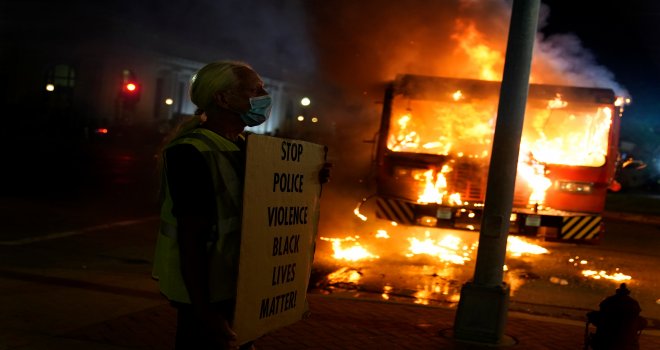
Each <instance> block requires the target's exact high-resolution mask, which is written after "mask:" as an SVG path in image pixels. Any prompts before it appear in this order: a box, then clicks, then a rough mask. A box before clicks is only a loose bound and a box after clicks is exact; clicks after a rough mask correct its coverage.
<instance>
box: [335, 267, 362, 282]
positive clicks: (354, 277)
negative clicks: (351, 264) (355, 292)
mask: <svg viewBox="0 0 660 350" xmlns="http://www.w3.org/2000/svg"><path fill="white" fill-rule="evenodd" d="M361 277H362V275H360V273H359V272H358V271H356V270H355V269H351V268H348V267H342V268H341V269H339V270H337V271H335V272H333V273H331V274H329V275H328V277H327V278H328V282H329V283H330V284H336V283H358V282H359V281H360V278H361Z"/></svg>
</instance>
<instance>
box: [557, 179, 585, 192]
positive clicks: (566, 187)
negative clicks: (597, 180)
mask: <svg viewBox="0 0 660 350" xmlns="http://www.w3.org/2000/svg"><path fill="white" fill-rule="evenodd" d="M593 187H594V184H593V183H591V182H572V181H558V182H557V188H558V189H559V190H560V191H564V192H574V193H591V191H592V190H593Z"/></svg>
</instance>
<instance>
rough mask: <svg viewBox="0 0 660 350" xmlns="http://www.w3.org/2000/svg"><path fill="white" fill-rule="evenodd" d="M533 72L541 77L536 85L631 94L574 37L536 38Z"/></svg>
mask: <svg viewBox="0 0 660 350" xmlns="http://www.w3.org/2000/svg"><path fill="white" fill-rule="evenodd" d="M534 56H535V60H534V64H535V65H534V66H533V71H534V72H544V73H542V74H538V75H537V76H540V77H542V78H540V79H538V80H537V81H535V82H537V83H546V84H563V85H577V86H584V87H601V88H610V89H612V90H614V92H615V93H616V94H617V95H626V96H627V95H629V94H628V92H627V91H626V89H625V88H624V87H623V86H621V85H620V84H619V83H617V82H616V81H615V79H614V73H612V72H611V71H610V70H608V69H607V68H606V67H604V66H601V65H599V64H598V63H597V62H596V57H595V56H594V54H593V53H592V52H591V51H589V50H587V49H585V48H584V47H583V46H582V43H581V41H580V39H579V38H578V37H577V36H575V35H573V34H555V35H550V36H548V37H543V35H541V34H539V35H538V37H537V43H536V49H535V52H534Z"/></svg>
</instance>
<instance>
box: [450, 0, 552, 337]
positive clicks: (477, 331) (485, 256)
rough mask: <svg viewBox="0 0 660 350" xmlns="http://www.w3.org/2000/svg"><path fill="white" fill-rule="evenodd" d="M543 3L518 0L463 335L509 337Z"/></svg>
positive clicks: (466, 288) (460, 321)
mask: <svg viewBox="0 0 660 350" xmlns="http://www.w3.org/2000/svg"><path fill="white" fill-rule="evenodd" d="M539 6H540V0H514V1H513V10H512V12H511V23H510V26H509V37H508V41H507V49H506V56H505V61H504V75H503V77H502V85H501V88H500V100H499V105H498V108H497V123H496V124H495V138H494V140H493V150H492V156H491V160H490V167H489V168H488V184H487V188H486V202H485V204H484V214H483V219H482V221H481V231H480V235H479V249H478V251H477V262H476V267H475V271H474V280H473V281H472V282H468V283H466V284H464V285H463V287H462V289H461V299H460V301H459V304H458V310H457V311H456V319H455V322H454V338H455V339H457V340H463V341H470V342H477V343H484V344H495V345H505V343H506V341H505V339H503V338H504V326H505V324H506V319H507V313H508V308H509V286H508V285H507V284H506V283H504V282H503V281H502V278H503V275H504V272H503V267H504V259H505V257H506V243H507V237H508V233H509V218H510V216H511V209H512V207H513V192H514V186H515V180H516V170H517V167H518V153H519V150H520V136H521V134H522V127H523V119H524V117H525V105H526V103H527V92H528V90H529V72H530V68H531V62H532V49H533V47H534V37H535V35H536V27H537V23H538V14H539Z"/></svg>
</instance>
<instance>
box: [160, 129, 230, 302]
mask: <svg viewBox="0 0 660 350" xmlns="http://www.w3.org/2000/svg"><path fill="white" fill-rule="evenodd" d="M178 144H190V145H192V146H194V147H195V148H196V149H197V150H198V151H199V152H200V153H202V155H203V156H204V159H205V160H206V162H207V165H208V166H209V169H210V170H211V176H212V179H213V186H214V189H215V190H216V206H217V213H218V218H217V223H216V225H215V227H216V232H215V235H214V237H210V238H209V243H208V244H207V247H208V252H209V275H210V276H212V278H211V279H210V280H209V296H210V301H212V302H214V301H220V300H225V299H229V298H233V297H235V293H236V275H235V273H236V271H237V268H238V266H237V265H238V253H239V251H238V250H239V249H240V227H241V222H240V210H241V203H242V201H241V196H242V193H241V191H242V188H241V186H240V185H241V184H242V182H241V178H239V176H238V174H237V170H236V169H235V168H234V163H235V162H232V161H231V160H230V157H229V156H228V154H229V152H236V154H239V155H240V154H241V153H240V152H239V151H240V150H239V149H238V147H237V146H236V145H234V144H233V143H231V142H230V141H229V140H227V139H224V138H222V137H220V136H218V135H217V134H214V133H213V132H211V131H209V130H206V129H201V128H199V129H195V130H193V131H192V132H190V133H188V134H186V135H184V136H183V137H180V138H178V139H176V140H174V141H172V142H171V143H170V144H169V145H167V147H166V148H169V147H172V146H174V145H178ZM163 181H164V182H166V181H167V179H166V176H165V171H164V170H163ZM221 182H222V184H220V183H221ZM220 185H222V187H220V188H224V189H226V191H227V192H224V193H220V192H218V188H219V187H218V186H220ZM167 186H168V185H167V184H165V188H164V189H165V191H164V192H165V193H164V198H163V204H162V209H161V226H160V234H159V235H158V242H157V245H156V254H155V258H154V277H157V278H158V280H159V287H160V291H161V292H162V293H163V294H164V295H165V296H167V297H168V299H170V300H172V301H177V302H182V303H190V297H189V295H188V291H187V289H186V287H185V284H184V282H183V277H182V276H181V268H180V266H181V262H180V255H179V245H178V241H177V223H176V218H175V217H174V215H172V213H171V209H172V202H171V197H170V194H169V188H168V187H167ZM227 197H229V198H227Z"/></svg>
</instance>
